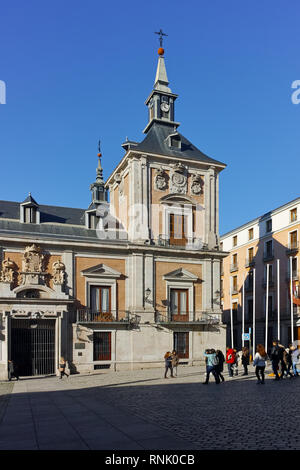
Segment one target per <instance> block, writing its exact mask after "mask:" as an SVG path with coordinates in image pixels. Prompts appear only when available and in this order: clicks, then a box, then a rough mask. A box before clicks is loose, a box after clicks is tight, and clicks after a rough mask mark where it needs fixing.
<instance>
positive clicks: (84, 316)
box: [76, 308, 141, 324]
mask: <svg viewBox="0 0 300 470" xmlns="http://www.w3.org/2000/svg"><path fill="white" fill-rule="evenodd" d="M140 319H141V317H140V315H137V314H135V313H132V312H129V311H128V310H111V311H110V312H99V311H97V310H92V309H90V308H82V309H78V310H77V313H76V321H77V323H111V322H115V323H116V322H118V323H129V324H138V323H139V322H140Z"/></svg>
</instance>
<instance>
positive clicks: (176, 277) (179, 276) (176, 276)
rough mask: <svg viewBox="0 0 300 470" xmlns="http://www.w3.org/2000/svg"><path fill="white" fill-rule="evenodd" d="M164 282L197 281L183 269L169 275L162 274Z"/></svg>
mask: <svg viewBox="0 0 300 470" xmlns="http://www.w3.org/2000/svg"><path fill="white" fill-rule="evenodd" d="M163 278H164V280H165V281H189V282H191V281H192V282H195V281H197V280H198V277H197V276H196V275H195V274H193V273H190V272H189V271H187V270H186V269H184V268H179V269H176V270H175V271H171V272H170V273H167V274H164V276H163Z"/></svg>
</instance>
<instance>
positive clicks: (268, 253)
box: [265, 240, 273, 258]
mask: <svg viewBox="0 0 300 470" xmlns="http://www.w3.org/2000/svg"><path fill="white" fill-rule="evenodd" d="M272 256H273V241H272V240H269V241H268V242H266V244H265V257H266V258H271V257H272Z"/></svg>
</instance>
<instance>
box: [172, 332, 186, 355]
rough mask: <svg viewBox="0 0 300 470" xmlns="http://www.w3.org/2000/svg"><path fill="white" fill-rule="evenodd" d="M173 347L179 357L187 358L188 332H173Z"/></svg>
mask: <svg viewBox="0 0 300 470" xmlns="http://www.w3.org/2000/svg"><path fill="white" fill-rule="evenodd" d="M173 339H174V349H175V351H177V354H178V357H179V359H188V358H189V333H188V332H187V333H185V332H184V333H174V337H173Z"/></svg>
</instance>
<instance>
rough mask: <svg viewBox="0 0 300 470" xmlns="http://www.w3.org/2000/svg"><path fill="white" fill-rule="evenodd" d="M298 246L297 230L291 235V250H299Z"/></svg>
mask: <svg viewBox="0 0 300 470" xmlns="http://www.w3.org/2000/svg"><path fill="white" fill-rule="evenodd" d="M297 245H298V240H297V230H295V231H294V232H291V233H290V246H289V248H291V249H295V248H297Z"/></svg>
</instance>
